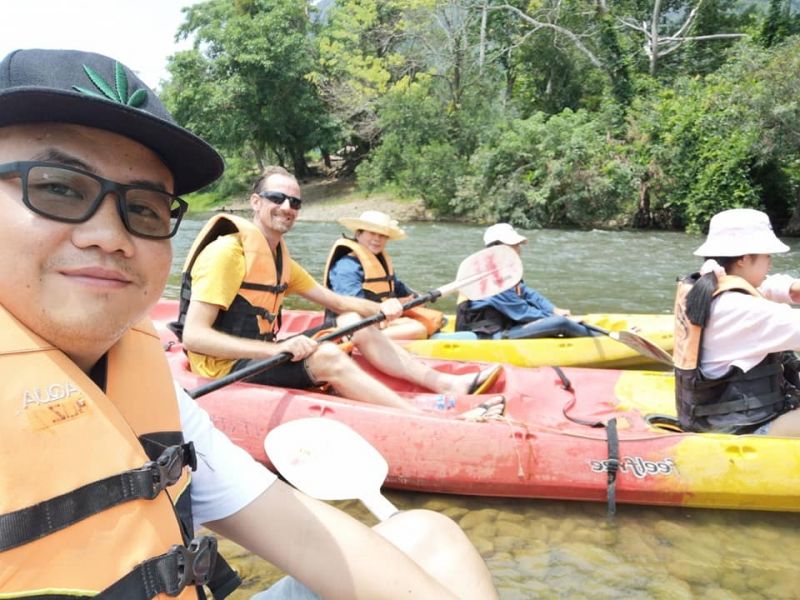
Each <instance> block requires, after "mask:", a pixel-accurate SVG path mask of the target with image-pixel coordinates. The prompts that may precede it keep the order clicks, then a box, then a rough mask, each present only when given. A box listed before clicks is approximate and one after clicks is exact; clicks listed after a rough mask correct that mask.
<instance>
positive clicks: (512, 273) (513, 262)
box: [187, 246, 522, 398]
mask: <svg viewBox="0 0 800 600" xmlns="http://www.w3.org/2000/svg"><path fill="white" fill-rule="evenodd" d="M520 279H522V261H521V260H520V258H519V255H518V254H517V253H516V252H515V251H514V250H513V249H512V248H511V247H510V246H492V247H491V248H484V249H483V250H481V251H479V252H475V253H474V254H470V255H469V256H468V257H467V258H465V259H464V260H463V261H461V264H460V265H459V266H458V273H457V274H456V280H455V281H453V282H451V283H448V284H446V285H443V286H442V287H440V288H437V289H435V290H433V291H430V292H428V293H427V294H422V295H421V296H417V297H416V298H413V299H412V300H409V301H408V302H406V303H405V304H403V310H408V309H409V308H414V307H415V306H419V305H420V304H425V303H426V302H435V301H436V300H437V299H439V298H440V297H442V296H446V295H448V294H452V293H453V292H456V291H460V292H461V293H462V294H464V295H465V296H466V297H467V298H469V299H470V300H480V299H482V298H488V297H489V296H494V295H495V294H499V293H500V292H502V291H505V290H507V289H508V288H510V287H511V286H514V285H516V284H517V283H518V282H519V280H520ZM385 320H386V315H384V314H383V313H382V312H379V313H377V314H375V315H372V316H371V317H367V318H366V319H362V320H361V321H358V322H356V323H353V324H352V325H348V326H347V327H342V328H340V329H337V330H336V331H332V332H331V333H329V334H326V335H323V336H322V337H320V338H319V339H318V340H317V341H318V342H329V341H332V340H338V339H339V338H342V337H345V336H348V335H350V334H352V333H354V332H356V331H358V330H359V329H363V328H364V327H368V326H370V325H374V324H375V323H380V322H381V321H385ZM291 358H292V354H291V353H289V352H282V353H280V354H277V355H276V356H272V357H270V358H267V359H265V360H262V361H259V362H257V363H253V364H252V365H250V366H248V367H245V368H244V369H241V370H239V371H235V372H233V373H230V374H229V375H226V376H225V377H221V378H219V379H215V380H214V381H212V382H210V383H207V384H205V385H201V386H199V387H197V388H195V389H193V390H188V391H187V393H188V394H189V396H191V397H192V398H199V397H200V396H203V395H205V394H209V393H211V392H214V391H216V390H218V389H220V388H222V387H225V386H226V385H230V384H231V383H235V382H237V381H242V380H243V379H247V378H248V377H252V376H253V375H257V374H258V373H262V372H264V371H267V370H269V369H271V368H273V367H276V366H277V365H280V364H282V363H285V362H288V361H290V360H291Z"/></svg>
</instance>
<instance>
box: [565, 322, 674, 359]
mask: <svg viewBox="0 0 800 600" xmlns="http://www.w3.org/2000/svg"><path fill="white" fill-rule="evenodd" d="M580 323H581V325H583V326H584V327H586V329H591V330H592V331H596V332H597V333H602V334H603V335H607V336H608V337H610V338H611V339H612V340H616V341H618V342H620V343H621V344H625V345H626V346H627V347H628V348H632V349H633V350H636V352H638V353H639V354H641V355H642V356H646V357H647V358H650V359H652V360H654V361H656V362H660V363H663V364H665V365H669V366H670V367H672V366H674V365H673V363H672V355H671V354H670V353H669V352H667V351H666V350H664V349H663V348H662V347H660V346H659V345H657V344H655V343H654V342H651V341H650V340H648V339H647V338H644V337H642V336H640V335H638V334H635V333H633V332H632V331H609V330H608V329H603V328H602V327H598V326H597V325H592V324H591V323H587V322H586V321H581V322H580Z"/></svg>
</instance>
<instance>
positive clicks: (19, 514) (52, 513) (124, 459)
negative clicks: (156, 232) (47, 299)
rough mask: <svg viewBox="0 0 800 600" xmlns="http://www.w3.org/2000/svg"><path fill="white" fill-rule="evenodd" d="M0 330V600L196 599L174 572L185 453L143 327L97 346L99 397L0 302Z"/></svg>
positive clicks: (184, 495)
mask: <svg viewBox="0 0 800 600" xmlns="http://www.w3.org/2000/svg"><path fill="white" fill-rule="evenodd" d="M0 332H2V334H1V335H0V381H2V382H3V386H2V392H1V393H0V405H2V415H3V418H2V419H0V439H2V449H0V598H16V597H20V596H24V597H29V596H34V597H36V598H47V597H59V598H62V597H64V596H69V597H70V598H73V597H74V598H86V597H96V598H156V597H157V598H167V597H175V596H177V597H180V598H193V599H196V598H198V589H197V588H196V587H194V586H193V585H188V586H186V587H183V588H182V589H178V588H179V585H178V582H179V578H180V577H179V572H178V570H177V569H178V562H179V561H180V560H183V561H184V562H188V564H187V565H186V571H187V573H186V574H187V575H188V576H191V575H192V566H193V565H192V561H193V559H194V554H193V552H189V551H187V549H186V547H185V546H183V543H184V539H185V538H184V536H183V534H182V531H181V524H180V521H179V519H178V516H177V511H181V510H183V511H186V510H188V511H190V510H191V505H190V500H189V498H190V494H189V482H190V475H189V471H190V469H189V466H190V465H192V464H193V461H194V452H193V449H192V447H191V444H183V437H182V434H181V426H180V415H179V411H178V403H177V398H176V397H175V392H174V387H173V383H172V377H171V374H170V371H169V368H168V366H167V363H166V361H165V360H164V355H163V351H162V349H161V344H160V341H159V337H158V334H157V333H156V332H155V330H154V328H153V327H152V325H151V324H150V323H149V322H142V323H140V324H139V325H137V326H136V327H134V328H132V329H131V330H130V331H128V332H127V333H126V334H125V335H124V336H123V337H122V339H121V340H120V341H119V342H118V343H117V344H116V345H115V346H114V347H113V348H111V350H110V351H109V352H108V355H107V362H106V382H107V384H106V390H107V391H106V392H105V393H104V392H103V391H102V390H101V389H100V388H99V387H98V386H97V385H96V384H95V383H94V382H93V381H92V380H91V379H90V378H89V377H88V376H87V375H86V374H85V373H84V372H83V371H81V370H80V369H79V368H78V367H77V366H76V365H75V364H74V363H73V362H72V361H71V360H70V359H69V358H68V357H67V356H66V355H64V354H63V353H62V352H61V351H59V350H58V349H56V348H55V347H54V346H53V345H52V344H50V343H48V342H47V341H45V340H44V339H42V338H40V337H39V336H37V335H36V334H34V333H33V332H31V331H30V330H29V329H28V328H26V327H25V326H24V325H22V324H21V323H20V322H19V321H18V320H17V319H16V318H14V317H13V316H12V315H11V314H10V313H8V312H7V311H6V310H5V309H4V308H2V307H0ZM165 448H166V449H167V450H165ZM148 454H149V455H148ZM167 486H169V487H168V488H167ZM193 544H194V546H193V548H194V549H199V550H202V551H203V552H207V553H210V554H208V555H207V556H208V557H210V558H212V559H213V557H214V556H215V554H216V546H215V542H213V540H212V539H211V538H209V539H208V540H206V539H200V540H195V542H193ZM178 555H180V557H179V556H178ZM211 563H212V564H211V566H213V560H212V561H211ZM196 566H197V567H198V568H199V569H200V570H202V569H203V565H202V564H200V562H198V563H197V564H196ZM159 569H161V570H162V571H163V577H162V579H164V581H161V582H160V583H159V577H158V576H156V575H155V572H156V571H158V570H159ZM145 581H146V583H143V582H145ZM199 582H200V583H202V580H200V581H199ZM189 583H190V584H192V583H194V580H193V579H192V578H191V577H189ZM104 590H105V592H104V593H103V594H100V595H97V596H95V595H96V594H98V592H103V591H104ZM166 592H170V594H171V595H170V596H168V595H167V594H166Z"/></svg>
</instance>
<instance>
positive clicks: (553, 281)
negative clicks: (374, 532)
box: [166, 215, 800, 600]
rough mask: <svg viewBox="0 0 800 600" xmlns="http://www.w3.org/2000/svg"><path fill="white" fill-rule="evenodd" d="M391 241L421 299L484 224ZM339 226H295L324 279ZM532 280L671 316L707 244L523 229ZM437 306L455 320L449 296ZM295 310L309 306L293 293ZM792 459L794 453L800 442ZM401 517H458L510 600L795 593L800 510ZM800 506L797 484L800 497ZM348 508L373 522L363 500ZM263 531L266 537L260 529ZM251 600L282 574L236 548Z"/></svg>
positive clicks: (630, 509)
mask: <svg viewBox="0 0 800 600" xmlns="http://www.w3.org/2000/svg"><path fill="white" fill-rule="evenodd" d="M207 217H208V215H195V216H192V217H190V219H189V220H188V222H186V223H185V224H183V225H182V226H181V232H180V233H179V234H178V236H177V237H176V240H175V259H174V265H173V275H172V277H171V278H170V284H169V286H168V288H167V292H166V295H167V296H169V297H173V298H174V297H176V296H177V290H178V285H179V271H180V266H181V265H182V264H183V260H184V259H185V256H186V252H187V251H188V247H189V245H190V244H191V242H192V240H193V239H194V236H195V234H196V233H197V231H198V230H199V228H200V227H201V226H202V224H203V222H204V220H205V218H207ZM404 228H405V229H406V231H407V233H408V239H407V240H403V241H397V242H390V245H389V248H388V250H389V252H390V253H391V255H392V259H393V261H394V264H395V270H396V271H397V273H398V274H399V276H400V277H401V279H403V280H404V281H405V283H406V284H408V285H410V286H411V287H413V288H415V289H417V290H419V291H428V290H430V289H434V288H437V287H440V286H442V285H444V284H446V283H449V282H450V281H452V280H454V279H455V274H456V271H457V270H458V264H459V262H460V261H461V260H462V259H463V258H464V257H466V256H467V255H469V254H471V253H473V252H475V251H477V250H479V249H481V248H482V234H483V228H482V227H478V226H472V225H454V224H449V223H413V224H406V225H404ZM342 231H343V230H342V228H341V227H339V226H338V225H337V224H335V223H319V222H305V221H300V222H298V223H297V224H296V225H295V227H294V229H293V230H292V231H291V232H290V233H289V235H288V236H287V242H288V245H289V249H290V251H291V252H292V256H293V257H294V258H295V259H297V260H298V261H299V262H300V264H302V265H303V266H304V267H305V268H306V269H308V270H309V271H310V272H311V274H312V275H314V276H315V277H317V278H318V279H320V277H321V273H322V269H323V266H324V262H325V258H326V256H327V251H328V249H329V248H330V246H331V245H332V244H333V242H334V240H335V239H336V238H337V237H338V236H339V235H341V233H342ZM520 231H521V232H522V233H523V234H524V235H526V236H528V238H529V240H530V241H529V244H528V245H527V246H526V247H525V249H524V250H523V262H524V265H525V279H526V282H527V283H528V284H529V285H532V286H533V287H535V288H537V289H538V290H539V291H540V292H542V293H543V294H544V295H545V296H547V297H548V298H550V299H551V300H552V301H553V302H554V303H555V304H556V305H558V306H560V307H563V308H569V309H571V310H572V311H573V312H575V313H585V312H662V313H666V312H670V311H671V308H672V301H673V295H674V288H675V279H676V277H677V276H679V275H682V274H685V273H688V272H690V271H692V270H693V269H694V270H696V269H697V267H698V265H699V262H698V259H696V258H695V257H693V256H692V252H693V250H694V249H695V248H696V247H697V246H699V245H700V243H701V241H702V238H701V237H699V236H690V235H685V234H680V233H661V232H659V233H651V232H641V233H639V232H625V231H620V232H608V231H560V230H544V231H541V230H537V231H524V230H520ZM787 241H788V243H789V244H790V245H791V247H792V251H791V252H789V253H787V254H785V255H781V256H776V257H774V258H775V260H774V267H773V270H774V271H776V272H786V273H790V274H794V275H797V276H800V266H799V262H798V258H800V240H787ZM437 305H438V306H437V307H438V308H441V309H442V310H445V311H448V312H451V311H453V310H454V308H455V303H454V299H453V298H445V299H442V300H440V301H439V302H438V303H437ZM288 306H290V307H302V308H308V307H309V306H308V305H305V304H304V303H303V302H302V301H300V302H297V301H296V299H291V301H289V302H288ZM787 451H791V452H800V442H798V443H797V444H795V445H794V447H793V448H790V449H787ZM386 495H387V496H388V498H389V499H390V500H391V501H392V502H394V503H395V504H396V505H397V506H398V507H400V508H401V509H410V508H423V507H424V508H431V509H434V510H440V511H442V512H443V513H445V514H447V515H449V516H450V517H452V518H454V519H455V520H456V521H458V522H459V523H460V524H461V526H462V528H464V530H465V531H466V532H467V534H468V535H469V537H470V539H471V540H472V541H473V543H474V544H475V545H476V547H477V548H478V549H479V550H480V552H481V554H482V555H483V557H484V559H485V560H486V562H487V564H488V566H489V569H490V570H491V572H492V575H493V578H494V582H495V585H496V586H497V588H498V591H499V593H500V597H501V598H503V599H509V600H510V599H518V598H519V599H523V598H576V599H578V598H598V599H600V598H602V599H605V598H626V599H627V598H630V599H634V598H641V599H647V598H664V599H683V598H710V599H712V600H726V599H731V600H733V599H746V600H772V599H790V598H792V599H800V513H770V512H755V511H717V510H701V509H692V510H690V509H680V508H667V507H640V506H633V505H620V506H618V508H617V515H616V517H614V519H613V520H608V519H607V518H606V514H605V506H604V505H602V504H593V503H582V502H567V501H564V502H559V501H539V500H527V499H526V500H517V499H493V498H472V497H465V496H445V495H432V494H421V493H411V492H395V491H388V492H387V494H386ZM798 504H799V505H800V490H798ZM340 506H341V507H342V508H343V509H345V510H347V512H349V513H350V514H352V515H353V516H355V517H356V518H359V519H360V520H362V521H364V522H366V523H368V524H370V525H371V524H374V519H373V518H372V517H371V515H370V514H369V513H367V512H366V511H365V510H364V509H363V508H362V507H361V506H360V505H359V504H358V503H357V502H346V503H340ZM265 534H266V535H268V534H269V532H265ZM223 550H224V551H225V553H226V555H227V556H232V557H233V561H232V562H233V563H234V564H235V565H236V566H237V568H238V569H239V571H240V573H241V574H242V575H243V577H244V579H245V585H244V587H243V588H242V589H241V590H240V591H237V592H236V593H235V594H234V595H233V596H232V597H231V598H233V599H234V600H237V599H244V598H249V596H250V594H251V593H252V592H254V591H256V590H259V589H262V588H264V587H265V586H266V585H267V584H268V583H269V582H271V581H273V580H274V579H276V578H277V577H279V576H280V573H279V572H278V571H277V570H276V569H274V568H272V567H269V566H266V565H265V564H264V563H263V561H260V560H259V559H256V558H255V557H252V556H250V555H248V554H247V553H246V552H244V551H243V550H242V549H240V548H238V547H235V546H234V545H232V544H230V543H225V542H224V543H223Z"/></svg>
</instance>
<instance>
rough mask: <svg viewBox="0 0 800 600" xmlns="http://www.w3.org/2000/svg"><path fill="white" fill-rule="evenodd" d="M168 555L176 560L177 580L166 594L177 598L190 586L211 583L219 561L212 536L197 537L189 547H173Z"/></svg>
mask: <svg viewBox="0 0 800 600" xmlns="http://www.w3.org/2000/svg"><path fill="white" fill-rule="evenodd" d="M167 555H168V556H172V557H174V559H175V575H176V580H175V582H174V584H175V585H174V586H168V587H169V589H167V590H166V591H165V593H166V594H167V595H168V596H177V595H178V594H180V593H181V592H182V591H183V589H184V588H185V587H186V586H188V585H192V586H199V585H206V584H207V583H208V582H209V580H210V579H211V576H212V574H213V573H214V564H215V563H216V560H217V540H216V538H214V537H212V536H210V535H204V536H201V537H196V538H194V539H193V540H192V541H191V543H190V544H189V546H188V547H186V546H178V545H174V546H172V548H170V550H169V552H168V553H167Z"/></svg>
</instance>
